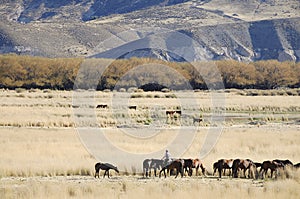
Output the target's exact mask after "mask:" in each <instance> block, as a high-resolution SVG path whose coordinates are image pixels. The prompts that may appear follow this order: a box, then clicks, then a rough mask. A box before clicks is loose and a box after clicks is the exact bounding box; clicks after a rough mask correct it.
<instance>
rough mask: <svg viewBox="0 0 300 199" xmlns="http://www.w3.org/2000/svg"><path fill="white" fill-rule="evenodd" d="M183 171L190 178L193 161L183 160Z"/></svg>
mask: <svg viewBox="0 0 300 199" xmlns="http://www.w3.org/2000/svg"><path fill="white" fill-rule="evenodd" d="M183 161H184V164H183V169H184V172H188V175H189V176H192V173H193V159H183Z"/></svg>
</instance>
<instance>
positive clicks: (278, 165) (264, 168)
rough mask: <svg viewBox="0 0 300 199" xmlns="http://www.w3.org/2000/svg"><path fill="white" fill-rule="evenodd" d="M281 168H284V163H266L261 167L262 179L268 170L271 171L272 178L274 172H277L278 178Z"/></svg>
mask: <svg viewBox="0 0 300 199" xmlns="http://www.w3.org/2000/svg"><path fill="white" fill-rule="evenodd" d="M279 168H284V164H282V163H277V162H274V161H269V160H268V161H264V162H263V163H262V165H261V168H260V171H259V175H261V177H262V178H264V177H265V176H266V174H267V172H268V170H269V169H270V170H271V178H272V177H273V173H274V171H275V172H276V173H275V174H276V176H275V177H277V172H278V169H279Z"/></svg>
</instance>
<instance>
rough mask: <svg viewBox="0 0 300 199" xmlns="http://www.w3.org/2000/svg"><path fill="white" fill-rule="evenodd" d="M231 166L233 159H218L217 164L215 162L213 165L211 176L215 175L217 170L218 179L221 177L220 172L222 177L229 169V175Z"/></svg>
mask: <svg viewBox="0 0 300 199" xmlns="http://www.w3.org/2000/svg"><path fill="white" fill-rule="evenodd" d="M232 164H233V159H229V160H225V159H220V160H218V161H217V162H215V163H214V164H213V169H214V172H213V175H215V173H216V170H218V173H219V177H220V178H221V177H222V170H223V175H225V171H226V169H229V173H230V170H231V168H232ZM229 175H230V174H229Z"/></svg>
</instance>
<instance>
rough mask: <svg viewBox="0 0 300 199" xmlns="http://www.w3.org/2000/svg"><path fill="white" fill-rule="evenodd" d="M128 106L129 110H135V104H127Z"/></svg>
mask: <svg viewBox="0 0 300 199" xmlns="http://www.w3.org/2000/svg"><path fill="white" fill-rule="evenodd" d="M128 108H129V109H131V110H136V109H137V106H128Z"/></svg>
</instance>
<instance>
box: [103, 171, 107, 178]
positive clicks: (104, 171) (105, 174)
mask: <svg viewBox="0 0 300 199" xmlns="http://www.w3.org/2000/svg"><path fill="white" fill-rule="evenodd" d="M106 172H107V170H105V171H104V175H103V178H105V175H106Z"/></svg>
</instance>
